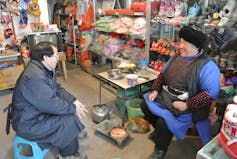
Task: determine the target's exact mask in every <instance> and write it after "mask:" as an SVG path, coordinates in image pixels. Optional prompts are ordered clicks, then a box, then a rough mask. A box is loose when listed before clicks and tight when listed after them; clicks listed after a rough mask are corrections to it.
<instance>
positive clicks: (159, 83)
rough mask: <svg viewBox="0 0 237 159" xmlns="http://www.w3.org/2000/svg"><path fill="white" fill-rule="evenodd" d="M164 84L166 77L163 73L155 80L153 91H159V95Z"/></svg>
mask: <svg viewBox="0 0 237 159" xmlns="http://www.w3.org/2000/svg"><path fill="white" fill-rule="evenodd" d="M163 84H164V76H163V74H162V73H160V74H159V75H158V77H157V79H156V80H155V82H154V84H153V85H152V88H151V89H152V91H158V93H159V92H160V91H161V88H162V85H163Z"/></svg>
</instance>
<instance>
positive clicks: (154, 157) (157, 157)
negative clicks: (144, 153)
mask: <svg viewBox="0 0 237 159" xmlns="http://www.w3.org/2000/svg"><path fill="white" fill-rule="evenodd" d="M165 155H166V151H164V150H157V149H155V150H154V152H153V153H152V154H151V155H150V156H149V157H148V159H164V158H165Z"/></svg>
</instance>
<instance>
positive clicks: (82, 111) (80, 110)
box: [73, 100, 88, 119]
mask: <svg viewBox="0 0 237 159" xmlns="http://www.w3.org/2000/svg"><path fill="white" fill-rule="evenodd" d="M73 104H75V105H76V115H77V116H78V117H79V118H80V119H81V118H82V117H85V116H86V113H87V112H88V110H87V108H86V105H84V104H82V103H81V102H79V100H75V101H74V102H73Z"/></svg>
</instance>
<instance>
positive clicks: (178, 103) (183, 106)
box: [173, 101, 188, 111]
mask: <svg viewBox="0 0 237 159" xmlns="http://www.w3.org/2000/svg"><path fill="white" fill-rule="evenodd" d="M173 107H175V108H176V109H178V110H180V111H185V110H187V109H188V105H187V103H186V102H182V101H174V102H173Z"/></svg>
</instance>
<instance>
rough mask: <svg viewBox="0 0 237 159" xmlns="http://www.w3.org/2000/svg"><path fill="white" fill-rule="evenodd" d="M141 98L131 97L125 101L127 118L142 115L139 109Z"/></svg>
mask: <svg viewBox="0 0 237 159" xmlns="http://www.w3.org/2000/svg"><path fill="white" fill-rule="evenodd" d="M142 101H143V99H140V98H133V99H130V100H127V101H126V102H125V106H126V108H127V113H128V119H135V118H137V117H143V116H144V114H143V112H142V109H141V103H142Z"/></svg>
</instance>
